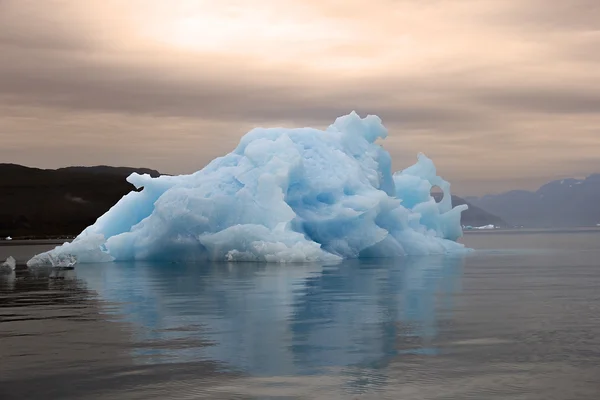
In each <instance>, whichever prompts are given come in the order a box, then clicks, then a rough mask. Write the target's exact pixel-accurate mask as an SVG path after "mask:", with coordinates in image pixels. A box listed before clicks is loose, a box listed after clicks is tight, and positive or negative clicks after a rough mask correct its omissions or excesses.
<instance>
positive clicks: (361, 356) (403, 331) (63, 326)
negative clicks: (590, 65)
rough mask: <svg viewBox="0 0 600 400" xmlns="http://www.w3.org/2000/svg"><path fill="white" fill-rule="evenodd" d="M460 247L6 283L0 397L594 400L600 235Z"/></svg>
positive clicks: (486, 240) (1, 298) (154, 267)
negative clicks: (426, 253)
mask: <svg viewBox="0 0 600 400" xmlns="http://www.w3.org/2000/svg"><path fill="white" fill-rule="evenodd" d="M464 242H465V243H466V244H467V245H469V246H470V247H473V248H476V249H477V251H476V252H475V253H473V254H471V255H469V256H466V257H421V258H407V259H403V260H371V261H364V262H358V261H348V262H344V263H343V264H340V265H335V266H324V265H301V266H298V265H295V266H277V265H259V264H251V263H248V264H205V265H198V264H196V265H185V264H169V265H165V264H162V265H161V264H150V263H129V264H99V265H78V266H77V268H76V269H75V270H74V271H59V272H57V271H54V272H50V271H45V272H43V271H42V272H39V273H36V274H33V273H26V272H20V273H19V274H17V275H16V276H15V275H4V276H2V277H0V398H2V399H3V400H8V399H28V398H44V399H115V398H118V399H213V398H214V399H222V398H224V399H230V398H240V399H296V398H298V399H300V398H301V399H346V398H348V399H363V398H364V399H382V398H389V399H469V398H472V399H493V398H499V399H500V398H501V399H544V400H546V399H560V400H565V399H597V398H600V290H599V287H600V261H598V260H600V246H599V244H600V230H591V231H562V232H531V233H527V232H526V233H518V232H516V233H515V232H511V233H504V234H501V233H499V232H485V233H469V234H467V235H466V236H465V238H464ZM38 246H39V245H38ZM46 246H47V245H46ZM28 250H29V251H30V253H33V252H38V251H40V248H39V247H37V248H35V249H32V248H29V249H28ZM15 251H16V248H15V247H14V246H11V247H6V246H5V247H0V256H1V257H2V258H5V257H6V255H7V254H6V253H9V254H13V253H14V252H15ZM19 251H20V253H19V254H20V257H21V259H23V257H24V256H25V255H26V252H25V247H22V246H21V248H20V250H19ZM10 252H12V253H10ZM17 258H18V259H19V257H17Z"/></svg>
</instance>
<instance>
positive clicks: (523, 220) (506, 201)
mask: <svg viewBox="0 0 600 400" xmlns="http://www.w3.org/2000/svg"><path fill="white" fill-rule="evenodd" d="M467 201H469V202H470V203H472V204H474V205H475V206H478V207H481V208H482V209H484V210H486V211H489V212H491V213H493V214H495V215H498V216H500V217H501V218H503V219H504V220H506V222H508V223H509V224H511V225H515V226H525V227H534V228H552V227H586V226H596V225H597V224H598V223H600V174H593V175H590V176H588V177H587V178H585V179H574V178H569V179H561V180H555V181H552V182H549V183H547V184H545V185H543V186H542V187H540V188H539V189H538V190H536V191H535V192H529V191H525V190H513V191H510V192H506V193H501V194H496V195H486V196H483V197H468V198H467Z"/></svg>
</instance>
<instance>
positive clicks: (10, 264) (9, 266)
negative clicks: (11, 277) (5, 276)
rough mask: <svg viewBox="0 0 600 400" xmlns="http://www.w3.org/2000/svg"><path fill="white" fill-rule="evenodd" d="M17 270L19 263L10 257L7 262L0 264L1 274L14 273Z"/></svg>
mask: <svg viewBox="0 0 600 400" xmlns="http://www.w3.org/2000/svg"><path fill="white" fill-rule="evenodd" d="M16 268H17V261H16V260H15V259H14V258H13V257H12V256H9V257H8V258H7V259H6V261H4V262H3V263H2V264H0V272H12V271H14V270H15V269H16Z"/></svg>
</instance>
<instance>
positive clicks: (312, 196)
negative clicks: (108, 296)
mask: <svg viewBox="0 0 600 400" xmlns="http://www.w3.org/2000/svg"><path fill="white" fill-rule="evenodd" d="M386 137H387V130H386V129H385V127H384V126H383V125H382V123H381V119H380V118H379V117H377V116H374V115H370V116H367V117H366V118H362V119H361V118H360V117H359V116H358V115H357V114H356V113H354V112H352V113H351V114H349V115H346V116H343V117H340V118H338V119H337V120H336V121H335V123H334V124H333V125H331V126H330V127H329V128H327V129H326V130H324V131H323V130H318V129H312V128H299V129H283V128H271V129H264V128H257V129H253V130H252V131H250V132H248V133H247V134H246V135H245V136H244V137H242V139H241V141H240V143H239V144H238V146H237V147H236V148H235V150H234V151H232V152H231V153H229V154H227V155H225V156H223V157H219V158H217V159H215V160H213V161H212V162H211V163H210V164H208V165H207V166H206V167H205V168H203V169H202V170H200V171H198V172H196V173H194V174H191V175H180V176H161V177H158V178H152V177H150V176H149V175H147V174H145V175H139V174H137V173H133V174H132V175H130V176H129V177H128V178H127V180H128V181H129V182H130V183H132V184H133V185H134V186H135V187H136V188H142V187H143V190H141V191H140V192H135V191H132V192H131V193H129V194H127V195H126V196H124V197H123V198H122V199H121V200H120V201H119V202H118V203H117V204H115V205H114V206H113V207H112V208H111V209H110V210H109V211H108V212H106V214H104V215H102V216H101V217H100V218H98V220H97V221H96V223H94V224H93V225H92V226H90V227H88V228H86V229H85V230H84V231H83V232H82V233H81V234H80V235H79V236H78V237H77V238H76V239H75V240H74V241H73V242H72V243H67V244H64V245H62V246H60V247H57V248H55V249H54V250H51V251H49V252H47V253H42V254H40V255H37V256H35V257H34V258H32V259H31V260H30V261H29V262H28V265H29V266H35V265H47V264H52V260H53V257H54V259H56V257H58V256H60V255H72V256H75V257H76V259H77V262H80V263H84V262H104V261H112V260H205V259H210V260H223V261H260V262H271V261H273V262H301V261H302V262H303V261H335V260H340V259H341V258H362V257H396V256H403V255H426V254H442V253H449V252H457V251H464V250H465V248H464V246H463V245H462V244H459V243H457V242H456V239H458V238H459V237H460V236H461V235H462V228H461V225H460V215H461V212H462V211H463V210H465V209H466V208H467V206H466V205H462V206H458V207H454V208H452V204H451V196H450V184H449V183H448V182H446V181H444V180H443V179H442V178H440V177H439V176H438V175H437V172H436V169H435V166H434V164H433V162H432V161H431V160H430V159H429V158H427V157H426V156H425V155H423V154H420V155H419V156H418V160H417V163H416V164H415V165H413V166H411V167H409V168H407V169H405V170H403V171H400V172H397V173H395V174H392V171H391V158H390V155H389V153H388V152H387V151H385V150H384V149H383V148H382V147H381V146H380V145H379V144H377V143H375V141H376V140H377V139H385V138H386ZM433 186H439V187H440V188H441V189H442V190H443V192H444V197H443V199H442V201H441V202H440V203H436V201H435V200H434V198H433V197H432V196H431V194H430V191H431V188H432V187H433Z"/></svg>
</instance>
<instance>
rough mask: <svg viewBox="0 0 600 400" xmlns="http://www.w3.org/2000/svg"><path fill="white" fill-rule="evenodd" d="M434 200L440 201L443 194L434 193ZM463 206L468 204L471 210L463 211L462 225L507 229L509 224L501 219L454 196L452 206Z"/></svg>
mask: <svg viewBox="0 0 600 400" xmlns="http://www.w3.org/2000/svg"><path fill="white" fill-rule="evenodd" d="M432 196H433V198H434V199H435V200H436V201H440V200H441V198H442V194H441V193H433V194H432ZM462 204H466V205H468V206H469V209H468V210H466V211H463V213H462V216H461V221H460V222H461V224H462V225H464V226H484V225H495V226H498V227H502V228H505V227H507V226H508V224H507V223H506V222H505V221H504V220H503V219H502V218H500V217H498V216H496V215H494V214H492V213H489V212H487V211H485V210H483V209H481V208H480V207H477V206H476V205H474V204H471V203H470V202H469V201H467V200H465V199H463V198H461V197H458V196H454V195H452V206H453V207H456V206H459V205H462Z"/></svg>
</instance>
